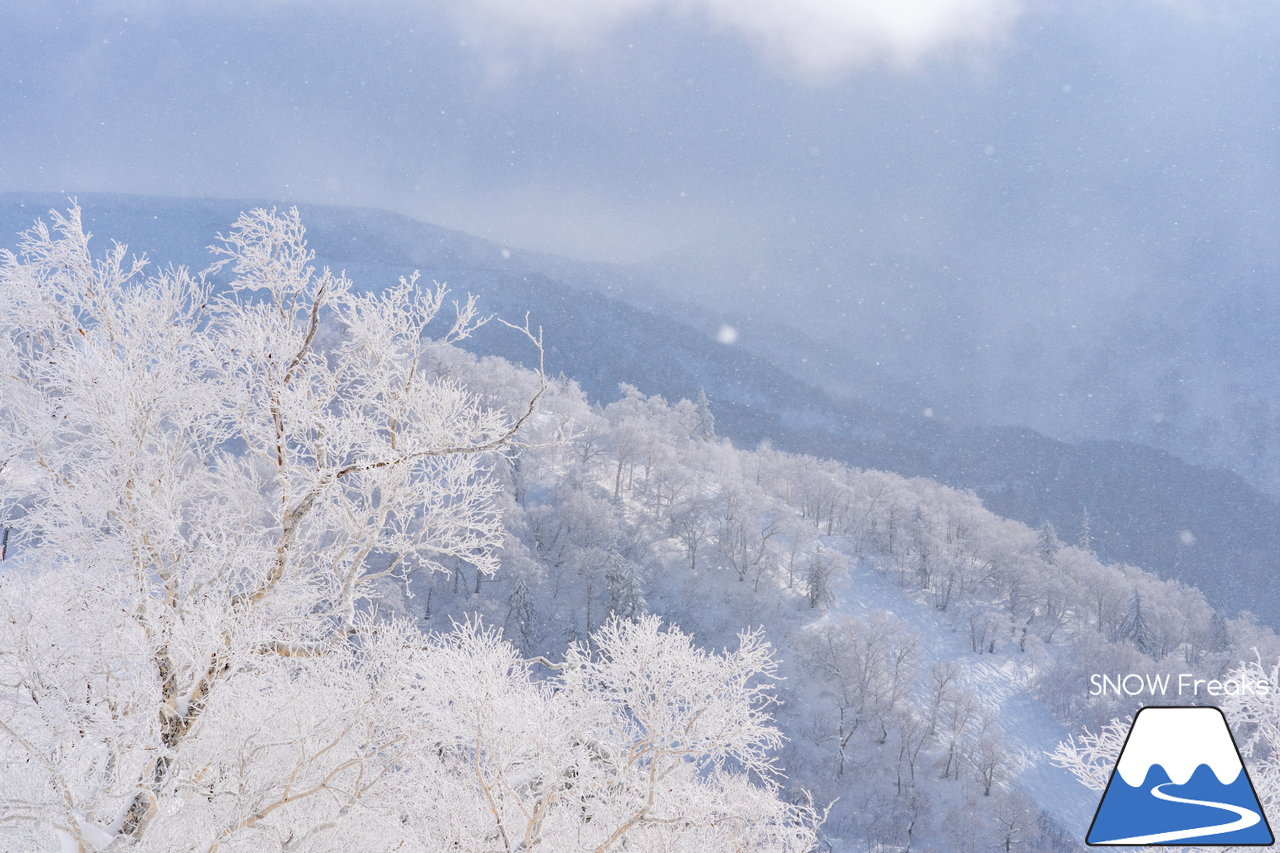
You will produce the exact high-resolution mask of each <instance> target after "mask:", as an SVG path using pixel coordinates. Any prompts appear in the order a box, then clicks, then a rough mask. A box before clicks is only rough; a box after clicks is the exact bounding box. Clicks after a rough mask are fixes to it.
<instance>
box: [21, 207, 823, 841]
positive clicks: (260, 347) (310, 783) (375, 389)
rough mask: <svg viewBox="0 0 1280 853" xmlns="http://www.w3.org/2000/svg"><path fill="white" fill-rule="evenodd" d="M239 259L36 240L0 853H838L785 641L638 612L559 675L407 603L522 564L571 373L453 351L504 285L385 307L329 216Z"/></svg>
mask: <svg viewBox="0 0 1280 853" xmlns="http://www.w3.org/2000/svg"><path fill="white" fill-rule="evenodd" d="M213 251H214V253H215V256H216V257H217V263H216V264H215V265H214V267H213V268H211V269H210V270H209V271H208V273H207V275H206V274H202V275H193V274H191V273H189V272H187V271H185V270H182V269H167V270H163V271H160V272H151V270H150V268H149V267H146V266H145V264H144V263H143V262H141V261H136V260H131V259H130V257H129V255H128V253H127V252H126V250H125V248H124V247H122V246H119V245H116V246H113V247H112V248H111V249H110V250H109V251H108V252H107V253H106V254H105V256H103V257H100V258H97V259H95V258H93V257H92V255H91V254H90V251H89V243H88V237H87V236H86V235H85V234H84V232H83V229H82V227H81V222H80V216H79V211H78V210H77V209H74V208H73V209H72V210H71V211H70V212H69V213H68V214H66V215H58V214H55V215H54V216H53V228H52V229H50V228H49V227H47V226H45V225H44V224H37V225H36V226H35V227H34V228H33V229H32V230H31V231H29V232H27V233H26V234H24V235H23V237H22V240H21V243H20V245H19V249H18V251H17V252H16V253H5V254H3V256H0V383H2V385H0V464H2V465H3V468H2V469H0V509H2V510H3V514H4V518H3V519H0V522H2V523H3V525H4V526H6V527H10V528H12V530H13V536H12V538H11V542H10V548H9V550H10V559H9V560H8V562H6V563H5V564H4V569H5V570H4V571H3V572H0V849H6V850H9V849H15V850H16V849H22V850H42V849H43V850H54V849H64V850H77V851H104V850H124V849H129V850H163V851H169V850H176V849H184V850H187V849H190V850H209V851H215V850H217V851H240V850H243V851H266V850H298V851H312V850H361V851H377V850H392V849H419V850H457V851H516V850H520V851H533V850H545V851H557V853H559V851H577V850H584V851H606V850H621V849H624V846H625V849H627V850H653V851H657V850H663V851H673V850H690V851H693V850H697V851H715V850H759V851H764V850H769V851H800V850H806V849H810V847H811V846H812V842H813V838H814V831H813V813H812V811H811V810H810V809H808V808H806V807H797V806H793V805H789V804H787V803H784V802H783V801H782V800H781V799H780V797H779V793H778V787H777V783H776V774H775V773H774V771H773V767H772V764H771V761H770V754H771V753H772V751H773V750H774V748H776V747H777V746H778V744H779V740H780V736H779V734H778V732H777V730H776V729H775V728H774V727H773V725H772V723H771V721H770V719H769V717H768V716H767V714H766V712H765V709H766V707H767V706H768V704H769V702H770V701H771V699H770V697H771V693H770V684H771V677H772V676H773V674H774V666H775V665H774V661H773V658H772V656H771V651H770V649H769V648H768V646H767V645H766V644H765V643H764V642H763V641H762V640H761V638H760V637H759V636H758V635H756V634H747V635H743V637H742V638H741V643H740V646H739V648H738V649H737V650H735V651H730V652H726V653H723V654H711V653H706V652H703V651H700V650H698V649H697V648H695V647H694V646H693V645H692V643H691V641H690V640H689V638H688V637H687V636H685V635H683V634H681V633H680V632H678V631H676V630H663V629H662V628H661V627H660V625H659V624H658V622H657V620H656V619H653V618H644V619H642V620H640V621H638V622H618V621H613V622H609V623H607V624H606V625H605V627H603V628H602V629H600V631H599V632H598V633H597V635H596V636H595V637H594V638H593V642H592V643H590V644H589V645H588V646H587V647H584V648H580V647H576V646H575V647H571V648H570V649H569V652H568V654H567V657H566V659H565V660H564V661H563V662H562V663H559V664H556V665H555V666H554V668H553V669H552V670H550V671H549V672H548V671H540V673H538V677H537V678H535V677H534V673H531V672H530V671H529V668H530V667H531V666H536V664H533V663H531V662H526V661H523V660H521V659H520V657H519V656H518V655H517V653H516V652H515V650H514V649H513V648H512V647H511V646H510V645H509V644H508V643H507V642H506V641H504V640H502V639H501V638H500V637H498V636H496V635H495V634H494V633H493V632H492V631H490V630H488V629H486V628H483V627H481V626H479V625H476V624H463V625H460V626H458V627H457V628H456V629H455V630H454V631H453V632H452V633H449V634H443V635H441V634H431V635H426V634H423V633H422V632H421V631H419V630H417V629H415V628H413V627H412V626H410V625H409V624H407V623H404V622H401V621H397V620H395V619H390V618H383V617H380V616H379V615H378V613H377V608H376V601H375V600H374V596H375V587H376V584H377V582H378V581H379V580H381V579H384V578H406V577H407V576H408V575H409V574H410V573H413V572H421V571H433V570H442V569H444V568H445V567H446V565H450V566H452V565H454V564H456V563H457V561H459V560H461V561H464V562H466V563H469V564H471V565H472V566H474V567H475V568H476V569H477V570H479V571H480V572H484V573H490V572H493V571H495V570H497V568H498V553H497V549H498V546H499V544H500V543H501V541H502V536H503V524H502V518H501V513H500V510H499V502H498V500H497V498H498V492H499V489H498V485H497V483H498V481H497V479H496V478H495V475H494V473H493V468H494V466H495V465H496V464H497V463H498V462H500V461H501V458H502V456H503V455H505V454H513V453H515V452H517V448H516V447H515V442H516V439H517V436H518V432H519V430H520V428H521V425H522V424H523V422H524V421H525V420H526V419H527V418H529V417H531V416H532V413H533V411H534V407H535V405H536V403H537V400H538V396H539V395H540V394H541V393H542V391H541V390H538V391H537V392H536V394H534V395H533V396H532V398H531V399H527V400H526V401H525V402H524V403H522V404H521V406H520V407H519V409H518V411H516V412H515V413H514V414H509V413H506V412H503V411H497V410H492V409H487V408H485V407H483V406H481V405H480V404H479V403H478V401H477V400H476V398H475V397H474V396H473V395H472V394H471V393H469V392H468V390H467V389H466V388H465V387H462V386H461V385H460V384H459V383H457V382H455V381H452V380H449V379H447V378H443V377H441V376H438V375H432V374H431V372H430V371H429V370H428V369H427V367H426V366H427V365H428V364H430V363H432V361H431V359H430V358H429V357H428V350H429V349H430V348H432V347H439V346H442V345H446V344H449V343H452V342H456V341H459V340H462V339H464V338H466V337H467V336H468V335H469V334H470V333H471V332H472V331H474V330H475V329H476V328H477V327H478V326H479V325H481V324H482V323H483V322H484V321H485V318H483V317H481V316H480V315H479V314H478V313H477V309H476V303H475V301H474V299H467V300H465V301H462V302H460V303H453V304H452V311H450V312H447V313H448V316H447V317H445V316H443V315H444V314H445V313H446V311H445V309H446V291H445V289H444V288H443V287H442V286H439V285H434V286H431V287H426V286H423V285H421V284H420V283H419V282H418V281H417V279H416V278H410V279H403V280H401V282H400V283H399V285H397V286H394V287H390V288H388V289H385V290H383V291H381V292H378V293H375V294H360V293H357V292H355V291H353V289H352V288H351V285H350V282H348V281H347V279H346V278H345V277H343V276H342V275H338V274H334V273H332V272H331V271H329V270H327V269H326V270H321V271H317V270H316V269H314V268H313V266H312V262H313V254H312V253H311V252H310V251H309V250H308V249H307V247H306V243H305V241H304V232H303V228H302V226H301V224H300V222H299V219H298V215H297V213H296V211H290V212H287V213H283V214H282V213H276V212H265V211H261V210H259V211H254V212H252V213H249V214H245V215H243V216H242V217H241V218H240V219H239V220H238V221H237V222H236V223H235V224H234V226H233V227H232V229H231V230H230V232H229V233H228V234H227V235H226V236H225V237H221V238H220V240H219V243H218V245H217V246H215V247H214V248H213ZM214 281H220V282H221V283H220V284H218V285H216V286H215V284H213V283H212V282H214ZM437 327H438V330H437ZM516 328H517V331H519V332H523V333H524V334H526V335H527V336H528V337H529V339H530V341H531V343H532V344H533V345H534V346H535V348H536V349H537V350H538V351H539V352H540V351H541V340H540V336H539V335H538V334H537V333H535V332H533V331H532V330H531V329H530V328H529V327H528V325H527V324H526V325H525V326H524V327H516ZM539 378H540V376H539ZM540 387H541V388H545V383H542V384H541V386H540Z"/></svg>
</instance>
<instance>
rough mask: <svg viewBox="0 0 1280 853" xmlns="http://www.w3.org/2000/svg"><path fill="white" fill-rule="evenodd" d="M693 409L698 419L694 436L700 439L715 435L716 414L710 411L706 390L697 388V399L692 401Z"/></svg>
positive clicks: (710, 437) (709, 401)
mask: <svg viewBox="0 0 1280 853" xmlns="http://www.w3.org/2000/svg"><path fill="white" fill-rule="evenodd" d="M694 410H695V411H696V412H697V416H698V421H697V427H696V432H695V433H694V436H695V437H696V438H702V439H708V440H709V439H712V438H715V437H716V416H715V415H713V414H712V413H711V400H710V399H708V398H707V392H706V391H704V390H702V389H699V390H698V399H697V400H695V401H694Z"/></svg>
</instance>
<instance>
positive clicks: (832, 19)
mask: <svg viewBox="0 0 1280 853" xmlns="http://www.w3.org/2000/svg"><path fill="white" fill-rule="evenodd" d="M452 5H454V6H455V11H456V13H457V14H458V15H459V17H460V18H461V19H462V20H463V21H464V22H465V23H466V25H467V27H468V29H469V30H470V31H471V32H473V33H477V34H480V33H483V35H482V36H481V38H480V40H481V41H490V42H494V43H507V44H509V43H510V40H511V39H517V40H519V42H521V43H523V44H525V45H526V46H529V47H537V46H545V47H549V48H552V49H556V48H565V47H582V46H587V45H590V44H592V43H594V42H597V41H599V40H601V39H603V38H605V37H607V36H608V35H609V34H610V33H611V32H613V31H614V30H616V29H619V28H620V27H622V26H624V25H626V24H628V23H630V22H632V21H634V20H635V19H637V18H640V17H642V16H645V15H654V14H666V15H672V16H681V17H686V18H694V19H699V18H700V19H703V20H705V21H707V22H708V23H710V24H711V25H712V26H714V27H716V28H718V29H722V30H725V31H728V32H731V33H734V34H736V35H737V36H739V37H741V38H743V39H745V40H746V41H747V42H749V43H750V44H752V45H753V46H754V47H756V48H757V49H759V50H761V51H762V52H763V53H764V54H765V56H766V57H767V58H768V59H769V60H771V61H773V62H776V63H778V64H779V65H781V66H783V67H785V68H787V69H789V70H790V71H792V72H794V73H796V74H798V75H800V76H802V77H805V78H808V79H824V78H828V77H832V76H836V75H839V74H841V73H843V72H847V71H850V70H852V69H854V68H857V67H860V66H865V65H869V64H872V63H877V62H887V63H890V64H893V65H897V66H909V65H911V64H913V63H914V62H916V61H918V60H920V59H922V58H924V57H925V56H927V55H929V54H932V53H934V52H936V51H940V50H945V49H948V48H954V47H959V46H980V45H983V44H986V43H988V42H990V41H992V40H994V39H998V38H999V37H1001V36H1002V35H1003V34H1004V33H1006V32H1007V31H1008V29H1009V27H1010V26H1011V24H1012V23H1013V21H1014V20H1015V19H1016V18H1017V17H1018V14H1019V12H1020V11H1021V2H1020V0H786V2H779V0H607V1H606V2H601V0H539V2H532V3H531V2H528V0H471V2H458V3H454V4H452ZM531 41H532V42H534V44H530V42H531ZM539 43H540V44H539Z"/></svg>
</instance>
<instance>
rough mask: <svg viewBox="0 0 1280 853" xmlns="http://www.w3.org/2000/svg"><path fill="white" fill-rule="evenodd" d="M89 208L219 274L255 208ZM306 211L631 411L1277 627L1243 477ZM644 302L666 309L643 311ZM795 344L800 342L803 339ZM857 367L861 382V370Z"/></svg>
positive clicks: (393, 231)
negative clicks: (840, 474) (792, 358)
mask: <svg viewBox="0 0 1280 853" xmlns="http://www.w3.org/2000/svg"><path fill="white" fill-rule="evenodd" d="M64 201H65V200H64V199H62V198H59V197H55V196H51V195H40V196H32V195H21V194H6V195H2V196H0V233H9V234H12V233H16V232H17V231H19V230H21V229H23V228H26V227H27V226H28V225H29V224H30V222H31V221H32V220H33V219H34V218H35V217H37V216H40V215H42V214H43V213H45V212H46V211H47V210H48V209H49V208H51V207H61V206H63V203H64ZM82 202H83V204H84V207H85V216H86V223H87V226H88V228H89V229H90V230H91V231H94V232H95V233H97V234H98V235H99V236H100V237H102V238H104V239H106V238H107V237H108V235H111V236H115V237H117V238H118V239H121V240H124V241H127V242H129V243H130V244H131V245H133V246H135V247H136V248H138V249H145V250H146V251H148V252H150V253H152V254H153V255H154V256H155V257H157V258H165V259H169V260H173V261H175V262H181V263H187V264H191V265H193V266H195V267H197V268H199V267H203V266H204V265H205V264H206V263H207V255H206V253H205V251H204V247H205V246H206V245H207V244H208V243H209V242H210V235H212V234H214V233H215V232H217V231H219V230H220V229H225V227H226V223H228V222H230V221H231V220H232V219H233V218H234V217H235V215H236V214H237V213H238V212H239V211H240V210H241V209H243V208H244V207H247V206H249V205H250V204H251V203H252V202H244V201H216V200H181V199H152V198H143V197H127V196H100V197H93V196H84V197H83V198H82ZM303 212H304V216H305V219H306V221H307V222H308V225H309V228H310V235H311V240H312V244H313V245H314V246H315V247H316V249H317V251H318V254H319V259H320V261H321V262H323V263H328V264H331V265H333V266H334V267H335V268H338V269H346V270H348V271H349V272H350V273H351V274H352V276H353V277H354V278H355V279H356V281H357V283H358V285H360V286H375V285H373V284H372V283H373V282H388V281H394V280H395V278H396V277H397V276H399V275H402V274H404V273H406V272H409V271H411V270H413V269H419V270H421V271H422V273H423V275H424V276H425V277H426V278H427V279H431V278H435V279H438V280H441V281H447V282H449V283H450V285H451V286H453V287H454V288H456V289H459V290H470V291H474V292H477V293H478V294H479V295H480V297H481V305H482V308H487V309H490V310H497V311H499V312H501V313H502V314H504V315H505V316H508V317H523V316H524V314H525V313H526V312H531V314H532V317H533V320H534V321H535V322H536V323H537V324H539V325H541V326H542V327H543V328H544V329H545V330H546V339H547V344H548V346H547V356H546V358H547V362H546V364H547V369H548V370H549V372H550V373H551V374H552V375H557V374H560V373H563V374H564V375H566V376H568V377H569V378H572V379H574V380H576V381H577V382H579V384H580V385H581V386H582V387H583V388H584V390H586V392H587V393H588V395H589V396H590V398H591V399H593V400H595V401H598V402H609V401H612V400H615V399H617V396H618V391H617V388H618V385H619V383H622V382H626V383H628V384H631V385H634V386H635V387H637V388H639V389H640V390H641V391H643V392H645V393H649V394H661V395H664V396H666V397H668V398H672V399H675V398H687V399H693V398H695V397H696V396H697V395H698V393H699V392H700V391H705V392H706V394H707V395H708V396H709V397H710V399H711V405H712V408H713V410H714V412H715V414H716V417H717V419H718V424H719V431H720V433H721V434H722V435H725V436H728V437H730V438H732V439H734V440H735V441H737V442H738V443H740V444H742V445H744V446H752V445H755V444H756V443H758V442H760V441H762V440H768V441H769V442H771V443H772V444H773V446H776V447H778V448H781V449H787V450H791V451H796V452H802V453H810V454H813V455H817V456H823V457H831V458H836V459H840V460H842V461H844V462H846V463H849V464H853V465H858V466H864V467H874V468H881V469H886V470H892V471H897V472H900V473H903V474H907V475H913V476H925V477H929V478H932V479H936V480H938V481H940V482H943V483H947V484H949V485H953V486H956V487H958V488H966V489H972V490H974V491H975V492H976V493H977V494H978V495H979V496H980V497H982V498H983V500H984V501H985V502H986V503H987V505H988V506H990V507H991V508H992V509H994V510H996V511H998V512H1000V513H1001V514H1003V515H1006V516H1008V517H1011V518H1015V519H1018V520H1020V521H1023V522H1024V523H1026V524H1029V525H1032V526H1036V527H1038V526H1039V525H1040V524H1041V523H1042V522H1044V521H1046V520H1047V521H1049V522H1051V523H1052V524H1053V525H1054V526H1055V527H1056V529H1057V531H1058V535H1059V536H1060V537H1061V538H1062V539H1063V540H1065V541H1067V542H1072V543H1077V542H1080V541H1081V536H1082V533H1083V528H1084V527H1085V526H1086V525H1087V527H1088V545H1089V547H1091V548H1093V549H1094V550H1095V551H1097V552H1098V553H1099V554H1100V555H1101V556H1103V558H1104V559H1107V560H1114V561H1121V562H1126V563H1131V564H1134V565H1139V566H1142V567H1144V568H1147V569H1150V570H1152V571H1155V572H1157V573H1159V574H1160V575H1162V576H1164V577H1169V578H1173V579H1177V580H1181V581H1183V582H1187V583H1191V584H1195V585H1198V586H1200V587H1201V588H1202V589H1204V590H1205V592H1206V594H1207V595H1209V596H1210V597H1211V600H1212V601H1213V603H1214V604H1215V605H1216V606H1219V607H1222V608H1224V609H1225V610H1227V611H1228V612H1230V613H1235V612H1236V611H1238V610H1240V609H1246V610H1250V611H1253V612H1255V613H1257V614H1258V615H1259V616H1260V617H1261V618H1262V619H1263V620H1264V621H1267V622H1268V623H1270V624H1276V623H1277V622H1280V599H1277V598H1276V597H1275V596H1258V595H1256V594H1255V591H1256V590H1257V589H1259V588H1266V584H1267V583H1268V579H1269V578H1270V577H1271V575H1272V571H1273V565H1274V554H1275V553H1276V552H1277V551H1280V502H1277V501H1276V500H1275V499H1274V498H1271V497H1269V496H1266V495H1264V494H1262V493H1260V492H1258V491H1257V490H1255V489H1253V488H1251V487H1249V486H1248V485H1247V484H1245V483H1244V481H1243V480H1242V479H1241V478H1239V477H1238V476H1236V475H1234V474H1230V473H1228V472H1225V471H1221V470H1210V469H1204V468H1199V467H1195V466H1191V465H1187V464H1185V463H1182V462H1180V461H1178V460H1177V459H1176V458H1175V457H1173V456H1170V455H1169V454H1167V453H1162V452H1159V451H1153V450H1151V449H1149V448H1145V447H1142V446H1140V445H1135V444H1125V443H1121V442H1081V443H1077V444H1065V443H1062V442H1059V441H1054V440H1051V439H1048V438H1045V437H1044V436H1042V435H1039V434H1037V433H1035V432H1032V431H1030V430H1025V429H973V428H969V429H962V428H957V427H953V426H949V425H947V424H945V423H944V422H942V421H941V420H940V419H938V418H927V417H924V416H920V415H904V414H902V413H901V412H897V411H893V410H892V409H890V408H882V407H877V406H873V405H869V404H866V403H857V402H849V401H838V400H834V399H832V398H831V397H830V396H828V395H827V394H825V393H824V392H822V391H820V390H819V389H817V388H814V387H812V386H809V385H806V384H805V383H803V382H801V381H799V380H797V379H796V378H795V377H794V375H792V374H790V373H787V372H785V371H784V370H781V369H779V368H778V367H776V366H775V365H773V364H771V363H769V362H768V361H766V360H764V359H762V358H761V357H759V356H757V355H753V354H752V353H751V352H750V351H748V350H747V349H745V348H743V347H741V346H727V345H724V344H721V343H718V342H717V341H716V339H715V336H716V334H717V331H718V328H719V326H718V322H719V321H718V320H716V319H715V318H714V317H712V316H711V315H709V314H707V313H705V312H697V311H694V312H690V313H688V314H687V315H686V316H684V317H683V318H673V317H671V316H670V314H669V313H668V312H669V311H670V308H669V303H668V302H666V301H664V299H663V298H661V297H658V296H653V297H645V296H643V295H640V294H638V293H636V292H634V291H629V290H628V288H629V287H632V286H634V285H635V284H636V282H637V279H636V273H635V272H634V271H628V270H626V269H622V268H617V267H610V266H607V265H602V264H578V263H575V262H572V261H568V260H565V259H560V258H553V257H548V256H545V255H537V254H530V253H524V252H521V251H519V250H518V249H515V248H513V247H504V246H499V245H496V244H493V243H489V242H487V241H484V240H480V239H477V238H474V237H469V236H467V235H465V234H460V233H458V232H453V231H448V230H445V229H441V228H437V227H434V226H430V225H425V224H422V223H418V222H414V221H412V220H409V219H406V218H404V217H400V216H397V215H394V214H389V213H385V212H381V211H374V210H360V209H347V208H325V207H308V208H304V210H303ZM638 281H641V282H642V281H643V278H641V279H638ZM609 292H612V293H615V294H619V295H621V294H624V293H626V294H627V297H628V301H627V302H623V301H620V300H619V299H615V298H612V297H610V296H608V295H603V294H606V293H609ZM646 303H647V305H648V306H649V307H650V308H652V309H653V310H642V309H640V308H637V307H636V304H646ZM655 312H657V313H655ZM782 319H783V322H784V324H785V322H786V319H785V318H782ZM783 327H784V326H780V327H779V328H783ZM495 332H496V329H493V328H486V329H483V330H481V332H480V333H479V334H478V335H477V336H476V337H475V338H474V339H472V340H469V341H468V342H467V344H466V345H467V346H468V347H469V348H471V349H473V350H474V351H477V352H481V353H491V354H498V355H503V356H505V357H508V358H515V359H517V360H520V359H526V358H527V352H526V351H524V350H522V349H521V348H520V346H519V344H518V343H513V342H512V341H511V339H510V338H509V337H507V336H504V335H501V334H496V333H495ZM789 334H790V335H791V338H792V340H794V341H795V342H796V344H797V345H801V344H802V339H804V338H805V334H804V333H801V332H791V333H789ZM842 370H843V372H844V374H845V375H846V376H849V377H850V378H851V379H852V380H853V381H854V382H855V383H856V381H857V376H858V371H857V370H850V369H849V368H848V366H847V365H846V366H844V367H843V368H842ZM1086 518H1087V521H1086Z"/></svg>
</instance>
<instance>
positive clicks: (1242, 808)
mask: <svg viewBox="0 0 1280 853" xmlns="http://www.w3.org/2000/svg"><path fill="white" fill-rule="evenodd" d="M1085 841H1086V843H1088V844H1090V845H1142V846H1162V845H1165V844H1178V845H1184V844H1195V845H1212V846H1219V845H1246V846H1247V845H1269V844H1271V843H1273V842H1274V841H1275V838H1274V837H1273V836H1272V834H1271V826H1270V824H1268V822H1267V818H1266V815H1264V814H1263V812H1262V805H1261V804H1260V803H1259V802H1258V795H1257V794H1256V793H1255V792H1254V790H1253V784H1252V783H1251V782H1250V781H1249V774H1248V773H1247V772H1245V769H1244V762H1242V761H1241V760H1240V751H1239V750H1238V749H1237V748H1236V744H1235V740H1233V739H1232V737H1231V730H1230V729H1229V728H1228V727H1227V718H1226V717H1225V716H1223V714H1222V711H1220V710H1218V709H1217V708H1211V707H1198V708H1181V707H1175V708H1143V709H1142V710H1140V711H1139V712H1138V716H1137V717H1136V718H1135V719H1134V721H1133V728H1131V729H1130V730H1129V736H1128V738H1126V739H1125V743H1124V747H1123V748H1122V749H1121V750H1120V758H1119V760H1118V761H1117V762H1116V767H1115V770H1113V771H1111V779H1110V781H1108V782H1107V790H1106V791H1105V792H1104V793H1103V795H1102V802H1101V803H1099V804H1098V812H1097V814H1096V815H1094V818H1093V824H1092V825H1091V826H1090V827H1089V835H1088V837H1087V838H1086V839H1085Z"/></svg>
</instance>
